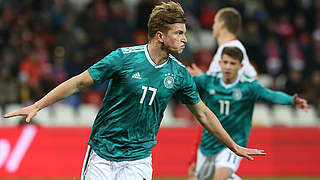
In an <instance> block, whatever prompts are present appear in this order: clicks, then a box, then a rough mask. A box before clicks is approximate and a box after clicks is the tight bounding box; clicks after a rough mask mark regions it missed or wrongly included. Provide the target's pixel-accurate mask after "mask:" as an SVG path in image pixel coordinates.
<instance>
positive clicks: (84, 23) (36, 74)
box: [0, 0, 320, 113]
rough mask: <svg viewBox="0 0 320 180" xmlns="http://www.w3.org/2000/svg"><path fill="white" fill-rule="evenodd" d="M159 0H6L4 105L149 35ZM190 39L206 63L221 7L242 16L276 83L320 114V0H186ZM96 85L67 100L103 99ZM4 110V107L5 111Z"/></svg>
mask: <svg viewBox="0 0 320 180" xmlns="http://www.w3.org/2000/svg"><path fill="white" fill-rule="evenodd" d="M159 2H160V1H159V0H23V1H20V0H0V105H1V108H2V109H3V110H5V108H6V105H7V104H10V103H20V104H30V103H32V102H35V101H37V100H38V99H39V98H41V97H43V96H44V95H45V94H46V93H48V92H49V91H50V90H51V89H53V88H54V87H56V86H57V85H58V84H60V83H61V82H63V81H65V80H67V79H68V78H70V77H72V76H74V75H77V74H79V73H81V72H83V71H84V70H86V69H87V68H88V67H89V66H90V65H92V64H94V63H95V62H97V61H98V60H100V59H101V58H103V57H104V56H105V55H107V54H108V53H110V52H111V51H112V50H114V49H116V48H118V47H123V46H130V45H137V44H145V43H146V42H147V21H148V18H149V17H148V15H149V13H150V12H151V10H152V9H153V7H154V5H155V4H157V3H159ZM179 2H180V3H181V4H182V6H183V8H184V9H185V13H186V17H187V21H188V24H187V28H188V34H187V35H188V38H189V37H190V38H189V43H188V45H187V47H186V49H185V51H184V52H183V53H182V54H181V55H178V59H179V60H181V61H182V62H183V63H184V64H186V65H188V64H190V63H196V64H198V65H199V66H200V67H201V68H202V69H203V70H206V69H207V68H208V66H209V63H210V61H211V59H212V57H213V55H214V52H215V50H216V48H217V47H216V42H215V41H214V40H213V38H212V35H211V34H212V32H211V27H212V23H213V19H214V16H215V14H216V12H217V11H218V9H220V8H222V7H227V6H231V7H234V8H236V9H237V10H239V12H240V13H241V15H242V17H243V19H242V20H243V28H242V31H241V32H240V33H239V39H240V40H241V41H242V42H243V44H244V45H245V47H246V49H247V53H248V56H249V59H250V61H251V62H252V64H253V65H254V66H255V67H256V69H257V71H258V73H259V74H260V75H267V76H268V77H270V79H271V83H270V88H273V89H276V90H282V91H285V92H287V93H289V94H293V93H295V92H297V93H299V94H300V95H301V96H302V97H304V98H306V99H307V100H308V101H309V102H310V104H312V105H313V106H314V107H315V108H317V109H318V113H320V0H264V1H261V0H248V1H244V0H228V1H224V0H184V1H179ZM105 86H106V84H103V85H95V86H93V87H91V88H89V89H88V90H86V91H84V92H82V93H78V94H76V95H73V96H71V97H70V98H68V99H67V100H65V103H68V104H70V105H72V106H73V107H74V108H77V107H79V105H80V104H81V103H91V104H95V105H97V106H99V105H100V103H101V101H102V97H103V94H104V92H105ZM2 112H5V111H2Z"/></svg>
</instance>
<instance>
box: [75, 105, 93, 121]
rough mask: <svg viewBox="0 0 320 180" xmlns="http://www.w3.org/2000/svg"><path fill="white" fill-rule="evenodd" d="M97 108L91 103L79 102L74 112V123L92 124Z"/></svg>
mask: <svg viewBox="0 0 320 180" xmlns="http://www.w3.org/2000/svg"><path fill="white" fill-rule="evenodd" d="M98 111H99V108H98V107H97V106H95V105H92V104H81V105H80V107H79V109H78V110H77V113H76V120H75V125H77V126H90V127H91V126H92V125H93V122H94V119H95V118H96V116H97V114H98Z"/></svg>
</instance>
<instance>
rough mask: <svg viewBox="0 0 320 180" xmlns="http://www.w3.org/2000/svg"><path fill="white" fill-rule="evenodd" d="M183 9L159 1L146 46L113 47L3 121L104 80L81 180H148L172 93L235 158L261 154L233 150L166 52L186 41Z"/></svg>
mask: <svg viewBox="0 0 320 180" xmlns="http://www.w3.org/2000/svg"><path fill="white" fill-rule="evenodd" d="M185 22H186V20H185V17H184V11H183V9H182V8H181V6H180V4H178V3H175V2H167V3H164V2H163V3H161V4H160V5H158V6H156V7H155V8H154V9H153V11H152V12H151V14H150V17H149V21H148V39H149V42H148V44H146V45H142V46H133V47H124V48H119V49H117V50H115V51H113V52H111V53H110V54H109V55H107V56H106V57H104V58H103V59H102V60H100V61H99V62H97V63H96V64H94V65H93V66H91V67H90V68H89V69H88V70H86V71H85V72H83V73H81V74H80V75H78V76H75V77H73V78H71V79H69V80H67V81H65V82H63V83H62V84H60V85H59V86H58V87H56V88H55V89H53V90H52V91H51V92H49V93H48V94H47V95H46V96H45V97H43V98H42V99H40V100H39V101H37V102H36V103H34V104H33V105H30V106H28V107H25V108H22V109H20V110H17V111H16V112H13V113H9V114H7V115H5V117H12V116H18V115H22V116H26V121H27V122H29V121H30V119H31V118H32V117H33V116H35V115H36V114H37V112H38V111H39V110H41V109H42V108H44V107H46V106H48V105H50V104H53V103H55V102H57V101H59V100H61V99H63V98H66V97H68V96H70V95H71V94H73V93H76V92H78V91H80V90H82V89H84V88H86V87H88V86H90V85H92V84H94V83H102V82H104V81H106V80H108V79H110V82H109V85H108V89H107V92H106V94H105V97H104V99H103V102H102V105H101V107H100V110H99V112H98V114H97V117H96V119H95V121H94V124H93V127H92V131H91V134H90V138H89V146H88V150H87V153H86V157H85V160H84V163H83V169H82V174H81V179H82V180H102V179H104V180H105V179H108V180H115V179H116V180H127V179H130V180H142V179H146V180H150V179H152V160H151V149H152V147H153V146H154V145H155V144H156V135H157V133H158V130H159V127H160V123H161V120H162V117H163V112H164V110H165V108H166V106H167V104H168V102H169V100H170V99H171V98H172V96H173V95H177V96H178V97H179V98H180V100H181V101H182V102H183V103H185V104H186V105H187V107H188V108H189V109H190V111H192V113H193V114H194V115H195V116H196V118H197V119H198V121H199V122H200V123H201V124H202V125H203V126H204V127H205V128H207V129H208V132H210V133H211V135H213V136H215V137H216V138H217V139H219V141H221V142H222V143H223V144H225V145H226V146H227V147H228V148H230V149H231V150H232V151H233V152H234V153H235V154H237V155H239V156H242V157H246V158H248V159H250V160H252V159H253V158H252V157H251V155H265V153H264V152H263V151H262V150H257V149H247V148H244V147H241V146H238V145H237V144H235V143H234V141H233V140H232V139H231V138H230V136H229V135H228V134H227V133H226V131H225V130H224V129H223V127H222V126H221V124H220V122H219V120H218V119H217V118H216V116H215V115H214V114H213V113H212V111H210V110H209V109H208V108H207V107H206V106H205V105H204V103H203V102H202V101H201V100H200V97H199V94H198V92H197V89H196V85H195V83H194V81H193V79H192V77H191V75H190V74H189V73H188V71H187V69H186V67H184V66H183V65H182V64H181V63H179V62H178V61H177V60H176V59H175V58H174V57H173V56H172V55H171V54H170V53H171V52H174V53H181V52H182V51H183V49H184V47H185V44H186V42H187V38H186V26H185Z"/></svg>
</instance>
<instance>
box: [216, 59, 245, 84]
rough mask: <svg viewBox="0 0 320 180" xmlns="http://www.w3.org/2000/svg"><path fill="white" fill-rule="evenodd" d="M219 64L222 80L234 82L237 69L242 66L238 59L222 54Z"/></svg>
mask: <svg viewBox="0 0 320 180" xmlns="http://www.w3.org/2000/svg"><path fill="white" fill-rule="evenodd" d="M219 64H220V67H221V71H222V79H223V81H224V82H226V83H232V82H234V81H235V80H236V79H237V77H238V71H239V70H240V69H241V67H242V64H241V63H240V61H239V60H237V59H234V58H232V57H230V56H228V55H226V54H223V55H222V59H221V60H220V61H219Z"/></svg>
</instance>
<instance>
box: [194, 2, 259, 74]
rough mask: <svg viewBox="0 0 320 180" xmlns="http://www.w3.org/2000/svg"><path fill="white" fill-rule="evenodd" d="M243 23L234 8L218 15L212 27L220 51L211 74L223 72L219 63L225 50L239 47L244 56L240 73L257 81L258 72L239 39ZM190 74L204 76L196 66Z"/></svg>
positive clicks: (221, 10) (224, 9)
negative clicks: (229, 47)
mask: <svg viewBox="0 0 320 180" xmlns="http://www.w3.org/2000/svg"><path fill="white" fill-rule="evenodd" d="M241 22H242V20H241V15H240V13H239V12H238V11H237V10H236V9H234V8H230V7H228V8H222V9H220V10H219V11H218V13H217V14H216V16H215V18H214V23H213V26H212V35H213V38H214V39H215V40H216V41H217V43H218V49H217V52H216V54H215V55H214V57H213V59H212V61H211V64H210V66H209V69H208V72H209V73H211V72H219V71H221V68H220V66H219V61H220V59H221V53H222V50H223V48H224V47H228V46H235V47H238V48H239V49H240V50H241V51H242V54H243V60H242V64H243V66H242V68H241V70H240V72H241V73H244V74H246V75H248V76H251V77H254V78H256V79H257V72H256V70H255V69H254V67H253V66H252V65H251V63H250V62H249V58H248V56H247V52H246V49H245V48H244V46H243V45H242V43H241V42H240V41H239V40H238V38H237V33H238V32H239V31H240V29H241V24H242V23H241ZM189 72H190V73H191V74H192V75H193V76H199V75H201V74H203V72H202V70H201V69H200V68H199V67H198V66H197V65H195V64H192V65H191V67H190V68H189Z"/></svg>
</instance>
